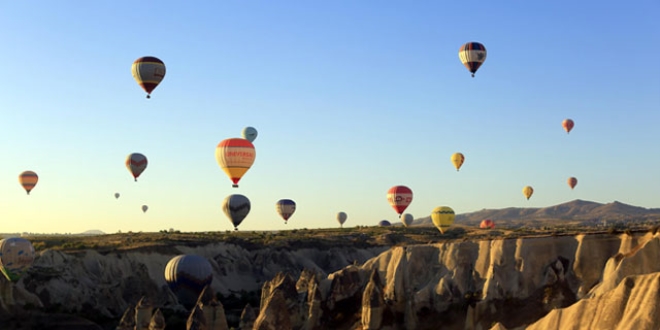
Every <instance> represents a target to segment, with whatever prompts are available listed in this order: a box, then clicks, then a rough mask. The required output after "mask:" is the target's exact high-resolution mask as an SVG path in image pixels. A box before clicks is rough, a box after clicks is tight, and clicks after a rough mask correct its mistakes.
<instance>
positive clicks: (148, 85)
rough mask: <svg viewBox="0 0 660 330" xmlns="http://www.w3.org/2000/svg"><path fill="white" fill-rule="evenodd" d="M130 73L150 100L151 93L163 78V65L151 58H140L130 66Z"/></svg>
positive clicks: (161, 62)
mask: <svg viewBox="0 0 660 330" xmlns="http://www.w3.org/2000/svg"><path fill="white" fill-rule="evenodd" d="M131 73H133V78H134V79H135V81H137V83H138V85H140V87H142V89H144V91H145V92H147V98H148V99H149V98H151V92H153V90H154V89H156V87H157V86H158V84H160V82H161V81H163V78H165V63H163V61H161V60H159V59H158V58H155V57H153V56H145V57H140V58H138V59H137V60H135V62H133V65H132V66H131Z"/></svg>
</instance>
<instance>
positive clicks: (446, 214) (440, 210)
mask: <svg viewBox="0 0 660 330" xmlns="http://www.w3.org/2000/svg"><path fill="white" fill-rule="evenodd" d="M455 217H456V214H455V213H454V210H452V208H451V207H449V206H438V207H436V208H434V209H433V212H431V220H432V221H433V224H434V225H435V226H436V227H437V228H438V230H440V232H441V233H443V234H444V233H445V230H447V228H449V226H451V225H452V224H453V223H454V218H455Z"/></svg>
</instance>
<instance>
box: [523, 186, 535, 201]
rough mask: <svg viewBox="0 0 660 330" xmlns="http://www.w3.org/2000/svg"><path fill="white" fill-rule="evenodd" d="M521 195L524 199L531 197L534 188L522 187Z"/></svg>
mask: <svg viewBox="0 0 660 330" xmlns="http://www.w3.org/2000/svg"><path fill="white" fill-rule="evenodd" d="M522 193H523V195H524V196H525V198H527V199H529V198H530V197H532V194H533V193H534V188H532V187H531V186H525V187H523V190H522Z"/></svg>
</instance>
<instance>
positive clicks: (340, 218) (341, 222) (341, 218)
mask: <svg viewBox="0 0 660 330" xmlns="http://www.w3.org/2000/svg"><path fill="white" fill-rule="evenodd" d="M346 219H348V215H347V214H346V212H339V213H337V221H339V226H340V227H342V228H344V222H346Z"/></svg>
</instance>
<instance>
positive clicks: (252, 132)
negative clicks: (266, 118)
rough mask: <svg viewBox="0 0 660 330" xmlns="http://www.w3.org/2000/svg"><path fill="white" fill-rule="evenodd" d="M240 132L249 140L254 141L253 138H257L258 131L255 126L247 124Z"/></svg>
mask: <svg viewBox="0 0 660 330" xmlns="http://www.w3.org/2000/svg"><path fill="white" fill-rule="evenodd" d="M241 134H242V135H243V138H244V139H246V140H248V141H250V142H254V140H255V139H256V138H257V134H258V133H257V129H256V128H254V127H250V126H248V127H246V128H244V129H243V131H242V132H241Z"/></svg>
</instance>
